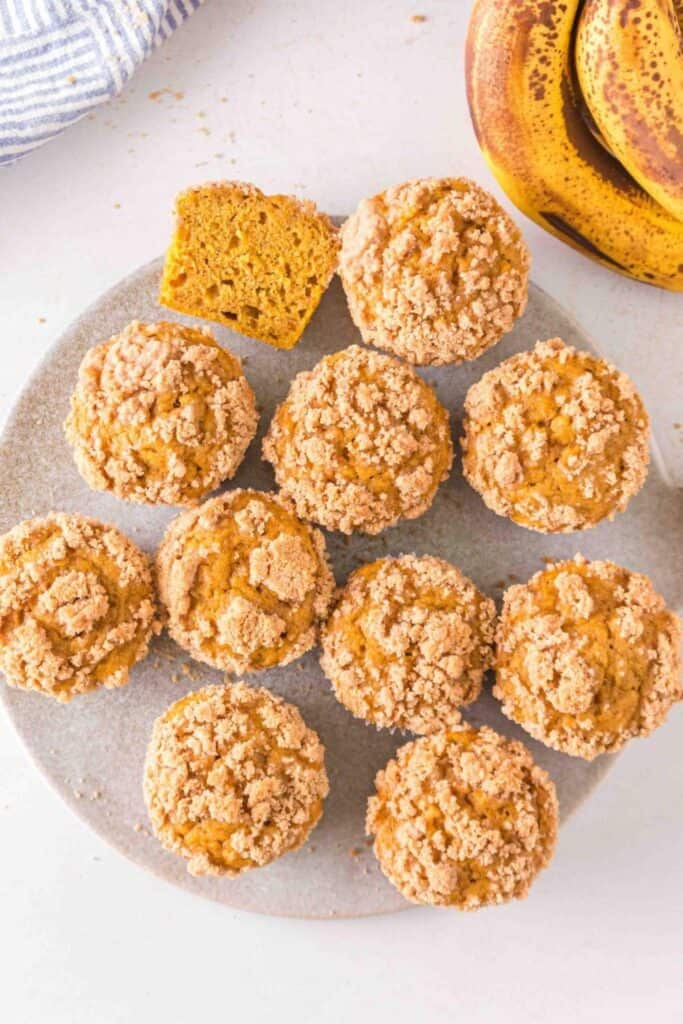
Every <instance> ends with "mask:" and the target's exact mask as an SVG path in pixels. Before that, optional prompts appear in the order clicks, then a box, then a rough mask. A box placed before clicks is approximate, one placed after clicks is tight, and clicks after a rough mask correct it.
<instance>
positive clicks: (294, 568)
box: [157, 490, 334, 673]
mask: <svg viewBox="0 0 683 1024" xmlns="http://www.w3.org/2000/svg"><path fill="white" fill-rule="evenodd" d="M157 579H158V585H159V595H160V597H161V600H162V602H163V603H164V605H165V607H166V609H167V611H168V620H169V621H168V629H169V632H170V634H171V636H172V637H173V639H174V640H175V641H176V642H177V643H179V644H180V646H181V647H183V648H184V649H185V650H187V651H188V652H189V653H190V654H191V655H192V656H193V657H194V658H197V659H198V660H199V661H203V662H206V663H207V664H209V665H213V666H214V667H216V668H220V669H224V670H225V671H228V672H238V673H241V672H250V671H256V670H258V669H263V668H270V667H271V666H273V665H286V664H288V663H289V662H290V661H293V660H294V659H295V658H298V657H299V656H300V655H302V654H304V653H305V652H306V651H307V650H309V649H310V648H311V647H312V646H313V645H314V643H315V642H316V640H317V635H318V627H319V624H320V621H321V620H322V619H323V618H324V616H325V615H326V614H327V609H328V606H329V603H330V601H331V599H332V593H333V589H334V579H333V577H332V573H331V571H330V568H329V565H328V562H327V554H326V550H325V543H324V540H323V537H322V534H321V533H320V532H319V531H318V530H315V529H313V528H312V527H310V526H308V525H307V524H306V523H302V522H300V520H298V519H297V517H296V516H295V515H294V512H293V510H292V509H291V507H290V506H289V505H288V504H287V502H286V501H283V500H282V499H280V498H278V497H276V496H275V495H272V494H265V493H262V492H260V491H242V490H234V491H228V492H226V493H225V494H222V495H220V496H219V497H217V498H212V499H210V500H209V501H207V502H205V503H204V504H203V505H201V506H200V507H199V508H197V509H192V510H190V511H188V512H185V513H183V514H182V515H180V516H178V517H177V518H176V519H175V520H174V521H173V522H172V523H171V525H170V526H169V528H168V530H167V531H166V534H165V536H164V539H163V541H162V543H161V546H160V548H159V551H158V554H157Z"/></svg>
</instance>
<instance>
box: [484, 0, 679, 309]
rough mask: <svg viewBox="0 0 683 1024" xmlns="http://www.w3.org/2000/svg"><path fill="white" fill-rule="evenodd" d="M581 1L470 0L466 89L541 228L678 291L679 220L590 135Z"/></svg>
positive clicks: (488, 140)
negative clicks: (579, 64)
mask: <svg viewBox="0 0 683 1024" xmlns="http://www.w3.org/2000/svg"><path fill="white" fill-rule="evenodd" d="M579 7H580V0H475V4H474V8H473V11H472V15H471V18H470V24H469V30H468V36H467V43H466V77H467V94H468V100H469V105H470V112H471V114H472V120H473V122H474V128H475V131H476V133H477V137H478V139H479V143H480V145H481V148H482V150H483V153H484V156H485V158H486V160H487V162H488V164H489V166H490V168H491V170H492V171H493V173H494V175H495V176H496V178H497V179H498V181H499V182H500V184H501V185H502V187H503V188H504V189H505V191H506V192H507V194H508V195H509V196H510V198H511V199H512V201H513V202H514V203H515V204H516V205H517V206H518V207H519V208H520V209H521V210H523V212H524V213H526V214H527V215H528V216H529V217H531V218H532V219H533V220H535V221H537V222H538V223H539V224H541V225H542V227H544V228H546V229H547V230H548V231H550V232H552V233H553V234H554V235H556V236H557V237H558V238H561V239H562V240H563V241H565V242H567V243H568V244H569V245H571V246H573V247H574V248H575V249H578V250H579V251H581V252H583V253H585V254H586V255H587V256H590V257H591V258H593V259H595V260H598V261H599V262H600V263H603V264H604V265H605V266H608V267H611V268H612V269H613V270H617V271H619V272H620V273H622V274H627V275H628V276H630V277H634V278H636V279H638V280H640V281H646V282H647V283H649V284H654V285H659V286H660V287H662V288H668V289H671V290H673V291H683V223H681V222H680V221H678V220H677V219H676V218H675V217H672V216H671V214H669V213H668V212H667V211H666V210H664V209H663V208H662V207H661V206H660V205H659V204H658V203H656V202H655V201H654V200H653V199H652V197H651V196H650V195H648V193H647V192H645V191H644V190H643V189H641V188H640V186H639V185H638V184H637V183H636V182H635V181H634V180H633V179H632V178H631V177H630V175H628V174H627V173H626V171H625V170H624V169H623V168H622V167H621V166H620V164H619V163H618V162H617V161H616V160H615V159H614V158H613V157H612V156H611V155H610V154H609V153H608V152H607V151H606V150H605V149H604V147H603V146H601V145H600V143H599V142H598V141H597V140H596V139H595V138H594V136H593V135H592V134H591V132H590V130H589V129H588V127H587V125H586V123H585V121H584V120H583V117H582V115H581V108H580V103H579V101H578V97H577V94H576V89H575V84H574V77H573V67H572V61H573V53H572V51H573V45H572V44H573V27H574V23H575V20H576V17H577V15H578V11H579Z"/></svg>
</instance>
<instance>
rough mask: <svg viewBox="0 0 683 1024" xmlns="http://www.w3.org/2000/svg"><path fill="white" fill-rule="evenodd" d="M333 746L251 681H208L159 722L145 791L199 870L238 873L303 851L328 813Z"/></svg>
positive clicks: (154, 815) (164, 828)
mask: <svg viewBox="0 0 683 1024" xmlns="http://www.w3.org/2000/svg"><path fill="white" fill-rule="evenodd" d="M324 753H325V751H324V748H323V746H322V744H321V742H320V740H319V739H318V736H317V734H316V733H315V732H313V730H312V729H309V728H308V727H307V725H306V723H305V722H304V720H303V719H302V717H301V715H300V713H299V711H298V709H297V708H296V707H294V705H293V704H287V703H285V701H283V700H282V699H281V698H279V697H276V696H275V695H274V694H272V693H270V692H269V691H268V690H263V689H254V688H252V687H250V686H246V685H245V684H244V683H234V684H232V685H231V684H227V685H225V686H207V687H206V688H205V689H202V690H198V691H197V692H195V693H191V694H189V695H188V696H187V697H183V698H182V699H181V700H178V701H176V702H175V704H172V705H171V707H170V708H169V709H168V710H167V711H166V712H165V713H164V714H163V715H162V716H161V717H160V718H158V719H157V721H156V722H155V723H154V729H153V732H152V739H151V742H150V744H149V747H148V750H147V758H146V761H145V775H144V795H145V802H146V804H147V809H148V811H149V816H150V819H151V822H152V826H153V828H154V832H155V834H156V836H157V837H158V839H159V840H160V841H161V843H162V844H163V846H164V847H165V848H166V849H167V850H171V851H172V852H174V853H177V854H179V855H180V856H181V857H184V858H185V859H186V860H187V862H188V864H187V869H188V871H189V872H190V874H193V875H228V876H235V875H238V874H240V873H241V872H243V871H246V870H247V869H249V868H254V867H262V866H263V865H264V864H269V863H270V862H271V861H272V860H275V859H276V858H277V857H280V856H282V854H283V853H287V852H288V851H289V850H295V849H296V848H297V847H299V846H301V844H302V843H303V842H304V841H305V840H306V838H307V837H308V834H309V832H310V831H311V829H312V828H313V827H314V825H315V824H316V823H317V821H318V819H319V818H320V816H321V814H322V809H323V800H324V799H325V797H326V796H327V792H328V783H327V775H326V773H325V763H324Z"/></svg>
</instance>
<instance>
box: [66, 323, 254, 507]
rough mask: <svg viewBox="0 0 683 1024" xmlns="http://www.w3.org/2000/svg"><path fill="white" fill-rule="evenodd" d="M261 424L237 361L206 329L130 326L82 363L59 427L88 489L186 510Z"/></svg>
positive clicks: (232, 464)
mask: <svg viewBox="0 0 683 1024" xmlns="http://www.w3.org/2000/svg"><path fill="white" fill-rule="evenodd" d="M257 422H258V414H257V411H256V401H255V398H254V393H253V391H252V390H251V388H250V386H249V384H248V382H247V379H246V377H245V376H244V374H243V373H242V368H241V366H240V362H239V360H238V359H237V357H236V356H233V355H232V354H231V353H230V352H228V350H227V349H224V348H221V347H220V346H219V345H218V343H217V342H216V341H215V340H214V338H213V337H212V335H211V334H210V333H209V331H207V330H206V329H204V328H199V329H197V328H193V327H185V326H183V325H182V324H174V323H158V324H143V323H140V322H138V321H137V320H134V321H133V322H132V323H131V324H129V325H128V326H127V327H125V328H124V329H123V331H121V333H120V334H117V335H114V337H113V338H110V339H109V341H106V342H104V343H103V344H101V345H96V346H95V347H94V348H92V349H90V351H89V352H88V353H87V354H86V355H85V357H84V359H83V362H82V363H81V367H80V370H79V374H78V383H77V385H76V390H75V392H74V394H73V396H72V399H71V411H70V413H69V416H68V418H67V420H66V423H65V425H64V427H65V432H66V437H67V440H68V441H69V443H70V444H71V445H72V447H73V449H74V457H75V459H76V464H77V466H78V469H79V471H80V473H81V475H82V476H83V478H84V480H85V481H86V483H87V484H88V485H89V486H90V487H92V488H93V489H95V490H100V491H112V492H113V493H114V494H116V495H117V497H119V498H123V499H125V500H127V501H137V502H143V503H146V504H169V505H192V504H196V503H197V501H199V499H200V498H201V497H202V496H203V495H205V494H207V493H208V492H209V491H211V490H213V489H214V488H215V487H217V486H218V484H219V483H221V481H223V480H227V479H230V477H232V476H234V474H235V472H236V471H237V468H238V467H239V465H240V463H241V462H242V459H243V458H244V454H245V452H246V450H247V448H248V446H249V443H250V441H251V440H252V438H253V436H254V434H255V432H256V425H257Z"/></svg>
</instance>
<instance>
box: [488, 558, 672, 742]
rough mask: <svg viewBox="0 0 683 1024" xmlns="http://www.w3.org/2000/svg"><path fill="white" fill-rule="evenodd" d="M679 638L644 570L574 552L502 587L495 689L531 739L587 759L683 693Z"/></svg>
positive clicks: (662, 712)
mask: <svg viewBox="0 0 683 1024" xmlns="http://www.w3.org/2000/svg"><path fill="white" fill-rule="evenodd" d="M680 644H681V624H680V620H679V619H678V618H677V616H676V615H674V613H673V612H671V611H669V610H668V609H667V607H666V605H665V603H664V600H663V598H662V597H660V595H659V594H658V593H657V592H656V591H655V589H654V587H653V585H652V582H651V581H650V580H649V579H648V577H647V576H644V575H642V574H641V573H637V572H630V571H629V570H628V569H624V568H622V567H621V566H619V565H615V564H614V562H603V561H599V562H588V561H586V559H585V558H582V557H581V556H580V555H577V556H576V558H575V559H573V560H570V561H565V562H556V563H555V564H554V565H550V566H549V567H548V568H547V569H544V570H543V571H542V572H539V573H537V574H536V575H535V576H533V577H532V579H530V580H529V582H528V583H524V584H519V585H517V586H514V587H510V588H509V590H507V591H506V593H505V596H504V600H503V611H502V614H501V618H500V624H499V627H498V638H497V648H498V650H497V657H496V686H495V688H494V691H493V692H494V695H495V696H496V697H498V698H499V700H501V701H502V704H503V711H504V712H505V714H506V715H507V716H508V718H511V719H513V721H515V722H518V723H519V725H521V726H522V728H524V729H526V731H527V732H528V733H530V734H531V735H532V736H533V737H534V738H535V739H537V740H540V741H541V743H545V744H546V745H547V746H549V747H554V748H555V749H556V750H561V751H563V752H564V753H565V754H573V755H574V756H575V757H583V758H585V759H586V760H591V759H592V758H594V757H596V756H597V755H598V754H603V753H608V752H609V753H611V752H613V751H615V750H619V749H620V748H621V747H622V746H623V745H624V744H625V743H626V742H627V741H628V740H630V739H631V738H633V737H635V736H647V735H648V734H649V733H651V732H652V731H653V729H656V728H657V726H659V725H661V724H662V723H663V722H664V720H665V718H666V716H667V714H668V712H669V710H670V709H671V707H672V705H673V704H674V703H675V702H676V701H679V700H681V698H682V697H683V686H682V685H681V679H680Z"/></svg>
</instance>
